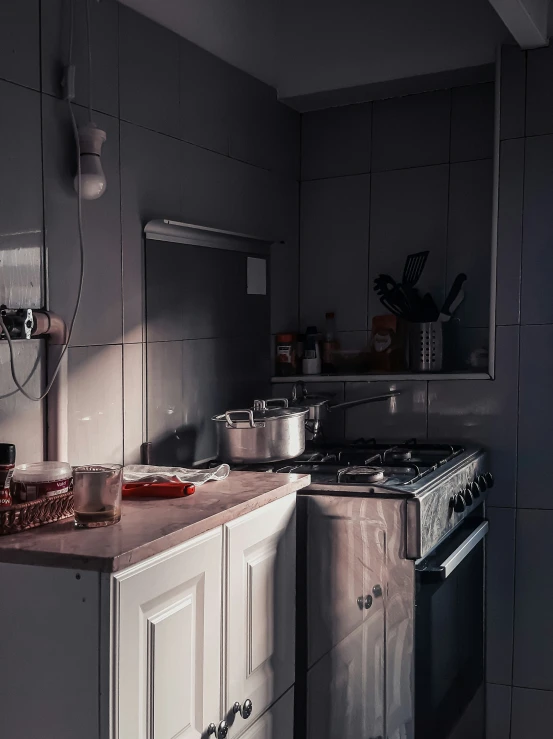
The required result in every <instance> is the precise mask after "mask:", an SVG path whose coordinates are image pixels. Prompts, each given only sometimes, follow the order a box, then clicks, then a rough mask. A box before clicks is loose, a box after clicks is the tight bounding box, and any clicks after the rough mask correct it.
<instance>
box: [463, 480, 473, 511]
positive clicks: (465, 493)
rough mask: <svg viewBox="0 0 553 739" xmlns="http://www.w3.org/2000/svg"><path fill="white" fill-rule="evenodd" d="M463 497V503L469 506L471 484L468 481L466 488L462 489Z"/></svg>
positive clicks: (470, 501)
mask: <svg viewBox="0 0 553 739" xmlns="http://www.w3.org/2000/svg"><path fill="white" fill-rule="evenodd" d="M463 497H464V499H465V503H466V504H467V505H468V506H469V505H472V502H473V501H472V486H471V485H470V483H469V484H468V485H467V486H466V488H465V489H464V491H463Z"/></svg>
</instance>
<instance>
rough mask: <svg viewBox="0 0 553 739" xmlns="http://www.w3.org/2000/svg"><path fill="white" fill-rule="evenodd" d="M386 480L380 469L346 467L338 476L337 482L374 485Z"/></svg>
mask: <svg viewBox="0 0 553 739" xmlns="http://www.w3.org/2000/svg"><path fill="white" fill-rule="evenodd" d="M383 479H384V472H383V470H381V469H378V467H344V469H342V470H339V471H338V474H337V475H336V482H350V483H351V482H360V483H365V484H367V483H372V482H379V481H380V480H383Z"/></svg>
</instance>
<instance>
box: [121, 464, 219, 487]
mask: <svg viewBox="0 0 553 739" xmlns="http://www.w3.org/2000/svg"><path fill="white" fill-rule="evenodd" d="M229 474H230V467H229V466H228V464H220V465H219V466H218V467H214V468H213V469H211V470H190V469H187V468H186V467H152V466H150V465H146V464H129V465H127V466H126V467H123V482H165V481H169V480H173V481H174V480H175V478H176V479H177V480H178V481H179V482H192V483H194V485H203V484H204V483H205V482H209V480H225V479H226V478H227V477H228V476H229Z"/></svg>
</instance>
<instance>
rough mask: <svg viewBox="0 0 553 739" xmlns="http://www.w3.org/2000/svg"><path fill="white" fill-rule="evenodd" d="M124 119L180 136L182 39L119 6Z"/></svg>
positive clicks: (120, 80)
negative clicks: (180, 44)
mask: <svg viewBox="0 0 553 739" xmlns="http://www.w3.org/2000/svg"><path fill="white" fill-rule="evenodd" d="M119 95H120V108H119V110H120V115H121V119H122V120H125V121H130V122H131V123H138V124H139V125H141V126H145V127H146V128H150V129H152V130H153V131H159V132H161V133H166V134H169V135H171V136H178V135H179V37H178V36H177V35H176V34H175V33H172V32H171V31H169V30H167V29H166V28H163V27H162V26H160V25H158V24H157V23H152V22H151V21H149V20H148V19H147V18H145V17H144V16H143V15H139V14H138V13H135V12H134V11H133V10H130V8H127V7H126V6H125V5H120V6H119Z"/></svg>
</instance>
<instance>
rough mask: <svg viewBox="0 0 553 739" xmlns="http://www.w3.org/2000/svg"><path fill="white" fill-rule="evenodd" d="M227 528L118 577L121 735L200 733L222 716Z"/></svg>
mask: <svg viewBox="0 0 553 739" xmlns="http://www.w3.org/2000/svg"><path fill="white" fill-rule="evenodd" d="M221 557H222V533H221V530H220V529H216V530H215V531H211V532H209V533H208V534H205V535H203V536H200V537H198V538H196V539H193V540H192V541H190V542H188V543H186V544H184V545H182V546H179V547H175V548H174V549H170V550H169V551H167V552H164V553H163V554H161V555H159V556H156V557H153V558H151V559H148V560H146V561H145V562H141V563H140V564H138V565H136V566H135V567H131V568H130V569H128V570H124V571H123V572H121V573H120V574H117V575H115V576H114V591H115V610H116V629H115V633H116V652H117V657H116V676H117V677H116V695H117V696H118V701H117V716H116V723H117V726H118V732H117V733H116V736H117V737H118V739H173V738H174V737H179V739H196V738H198V739H199V737H201V736H202V734H203V733H204V732H205V730H206V728H207V726H208V724H209V723H210V722H212V721H218V719H219V717H220V715H221V701H220V690H219V686H220V683H221V575H222V572H221Z"/></svg>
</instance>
